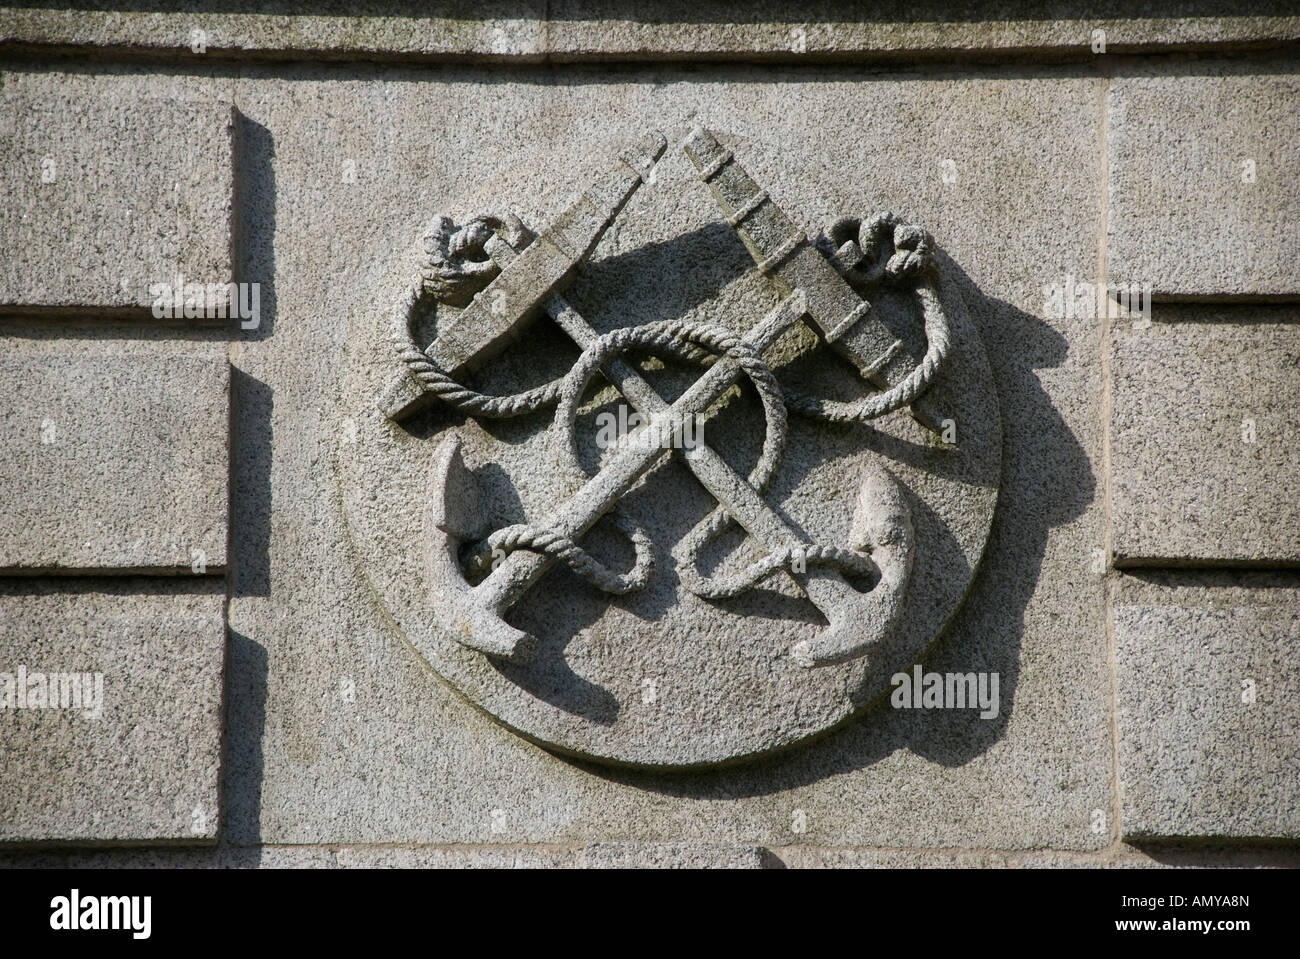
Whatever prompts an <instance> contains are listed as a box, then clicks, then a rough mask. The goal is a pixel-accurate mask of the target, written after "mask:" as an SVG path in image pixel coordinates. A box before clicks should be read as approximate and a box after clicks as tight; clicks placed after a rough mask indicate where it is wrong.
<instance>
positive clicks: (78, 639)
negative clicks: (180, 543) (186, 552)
mask: <svg viewBox="0 0 1300 959" xmlns="http://www.w3.org/2000/svg"><path fill="white" fill-rule="evenodd" d="M196 586H197V590H196ZM188 590H196V591H188ZM224 600H225V594H224V590H223V589H222V588H221V584H220V583H217V582H214V581H206V582H203V583H200V584H193V583H181V582H179V581H177V582H173V583H171V584H166V585H164V584H160V583H158V582H157V581H156V580H155V581H145V580H117V581H103V580H97V581H81V582H71V583H70V582H69V581H56V580H9V581H7V582H5V583H4V584H3V585H0V673H5V674H7V676H0V697H4V701H6V702H12V703H13V705H12V707H11V708H4V709H0V743H2V744H3V751H4V756H5V761H4V763H3V764H0V840H3V841H7V842H24V841H35V840H57V841H69V842H71V841H84V840H115V841H149V840H177V841H184V842H191V843H199V842H210V841H212V840H213V839H214V838H215V837H216V835H217V829H218V816H219V808H218V803H219V796H220V771H221V769H220V767H221V730H222V718H223V717H222V689H223V684H222V674H223V666H224V663H225V624H224V617H223V613H222V606H223V603H224ZM20 670H21V671H22V672H23V673H24V675H25V679H26V685H27V687H28V688H27V689H26V691H25V693H24V692H22V691H19V692H17V693H16V697H7V696H5V694H4V688H5V687H8V684H7V683H6V682H5V680H6V679H12V680H13V682H14V683H15V684H16V683H17V680H18V674H19V671H20ZM73 672H80V673H83V674H86V673H89V674H91V675H92V676H94V675H96V674H97V675H98V677H99V678H98V680H96V681H95V683H94V684H93V688H94V689H96V690H97V692H96V693H95V696H94V698H95V700H96V701H97V702H98V705H99V708H98V709H92V710H89V711H88V710H87V709H86V708H85V705H86V702H87V699H86V698H85V697H83V700H82V705H83V708H81V709H75V708H70V707H71V705H72V704H73V702H74V700H73V699H72V686H71V684H70V683H69V684H67V691H68V695H67V698H66V700H65V698H64V695H63V693H64V684H63V683H62V682H61V683H60V684H59V689H58V697H59V698H58V702H59V708H57V709H55V708H48V704H49V702H50V701H51V699H50V696H49V695H47V696H46V697H45V699H44V700H43V701H44V702H45V703H46V707H45V708H37V707H36V705H35V703H36V702H37V699H35V698H33V697H34V691H35V690H37V689H39V688H41V687H42V686H43V685H44V686H45V687H46V688H47V693H48V686H49V678H50V675H51V674H53V673H73ZM38 673H39V674H42V675H43V676H44V679H43V680H41V681H38V680H37V677H36V674H38ZM85 686H86V688H87V689H89V688H91V684H85ZM9 688H11V689H12V687H9ZM65 701H66V702H67V703H68V704H69V708H64V705H63V704H64V702H65Z"/></svg>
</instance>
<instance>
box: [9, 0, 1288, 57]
mask: <svg viewBox="0 0 1300 959" xmlns="http://www.w3.org/2000/svg"><path fill="white" fill-rule="evenodd" d="M417 6H418V9H417ZM1195 6H1196V10H1195V14H1196V15H1194V16H1189V15H1188V11H1187V9H1186V5H1185V4H1174V3H1164V4H1157V5H1156V6H1155V9H1154V10H1149V11H1148V10H1144V11H1143V13H1144V14H1146V15H1144V16H1134V15H1133V12H1132V7H1131V5H1127V4H1124V3H1120V2H1114V3H1102V4H1098V5H1094V9H1093V10H1092V12H1091V15H1090V16H1088V17H1069V16H1061V15H1060V12H1059V11H1057V10H1055V9H1054V10H1053V11H1052V12H1051V15H1048V16H1038V17H1035V16H1033V15H1026V16H1024V17H1022V18H1014V17H1009V16H1008V10H1007V8H1006V6H1005V4H1002V3H999V2H998V0H982V2H977V3H968V4H965V5H964V6H963V7H962V10H961V16H960V17H959V18H958V17H954V16H953V11H952V7H951V5H950V4H945V3H942V2H939V0H920V2H913V3H911V4H910V5H909V6H908V8H907V11H906V13H907V15H906V16H899V17H898V18H897V19H891V18H890V17H889V16H888V15H886V16H880V15H879V14H880V11H878V10H872V11H871V15H870V16H860V15H855V12H854V10H853V9H851V8H850V9H847V10H846V9H845V8H844V7H843V5H842V4H835V3H832V2H829V0H827V2H823V3H810V4H803V5H801V6H800V8H799V10H798V12H797V16H796V15H792V13H791V11H790V9H789V7H788V5H785V4H781V3H777V2H769V3H757V4H750V5H747V7H746V12H745V16H744V17H743V18H742V17H739V16H737V12H736V10H735V8H734V7H733V6H729V5H727V4H723V3H707V2H706V3H701V2H698V0H697V2H685V0H679V2H675V3H659V4H656V5H655V8H654V11H653V16H644V17H637V18H630V17H629V16H628V12H627V8H626V7H625V6H624V5H622V4H620V3H618V2H617V0H566V2H550V3H543V2H541V0H533V2H529V3H511V4H484V5H479V7H477V8H475V11H476V12H475V13H474V14H473V15H468V14H467V11H466V10H465V9H464V8H463V7H462V6H461V5H456V4H432V5H424V4H420V5H414V4H412V5H399V6H398V7H396V8H394V6H393V5H391V4H369V3H359V4H356V5H354V7H353V8H352V9H350V11H349V14H348V15H346V16H345V15H338V14H334V13H319V14H314V15H301V14H299V15H292V16H286V14H297V12H298V8H295V7H294V6H293V5H292V4H283V5H281V4H269V5H268V4H253V3H248V4H234V5H229V6H228V7H227V8H223V9H222V10H221V11H219V12H209V11H193V12H186V14H185V15H184V17H178V16H177V15H175V14H169V13H166V12H161V11H157V12H155V11H135V10H130V11H125V10H113V11H111V12H108V11H104V12H99V11H89V10H30V9H22V8H0V13H2V14H3V16H0V24H4V27H5V28H4V30H3V32H0V44H4V45H8V46H10V47H12V48H17V49H35V50H38V51H39V50H43V49H44V50H51V49H52V50H63V49H66V48H69V47H88V48H90V49H93V50H96V51H99V52H108V53H114V54H118V55H121V54H124V53H125V54H132V53H134V54H138V55H148V56H158V55H169V56H175V57H186V58H193V59H202V58H213V59H215V58H230V57H239V58H248V57H257V56H271V55H273V56H280V57H285V56H288V57H304V58H312V59H316V58H329V59H336V58H342V57H357V58H362V57H364V58H366V59H424V58H428V59H443V60H461V59H467V58H476V59H484V60H489V61H516V60H522V61H525V62H527V61H543V60H547V61H568V60H609V59H634V60H643V59H658V60H662V59H670V58H688V57H689V58H692V59H715V58H716V59H738V58H746V59H750V58H760V57H761V58H764V59H785V60H791V61H795V62H798V61H811V62H816V61H819V60H826V59H829V58H854V59H857V58H895V57H907V56H915V57H926V58H934V57H940V56H946V57H954V56H956V57H961V56H975V55H980V54H983V55H985V56H987V55H990V54H995V55H1003V56H1025V55H1029V54H1032V55H1036V56H1038V57H1052V58H1062V59H1065V58H1069V59H1080V58H1089V57H1092V56H1093V55H1094V52H1093V44H1094V42H1095V38H1094V34H1093V31H1094V30H1098V29H1102V30H1105V31H1106V34H1105V44H1106V46H1105V50H1106V51H1108V52H1110V53H1112V54H1114V53H1126V52H1134V51H1138V50H1169V49H1180V48H1182V49H1191V50H1201V49H1206V48H1214V47H1225V48H1229V49H1235V48H1239V47H1242V46H1267V45H1274V44H1277V43H1279V42H1285V41H1288V40H1295V39H1297V37H1300V18H1297V17H1294V16H1286V15H1280V12H1279V10H1278V9H1276V5H1271V4H1266V3H1265V4H1258V5H1250V4H1248V5H1246V7H1245V8H1243V6H1242V5H1241V4H1229V3H1223V2H1212V3H1202V4H1196V5H1195ZM1254 6H1258V7H1259V9H1253V7H1254ZM195 30H201V31H203V32H202V34H199V35H197V36H196V35H195V34H194V31H195Z"/></svg>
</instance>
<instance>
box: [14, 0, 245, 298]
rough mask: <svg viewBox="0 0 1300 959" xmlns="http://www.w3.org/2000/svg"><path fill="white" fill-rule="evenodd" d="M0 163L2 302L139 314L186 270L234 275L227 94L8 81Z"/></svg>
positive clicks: (186, 277) (201, 278) (196, 278)
mask: <svg viewBox="0 0 1300 959" xmlns="http://www.w3.org/2000/svg"><path fill="white" fill-rule="evenodd" d="M9 15H10V13H9V12H6V15H5V18H0V19H7V17H8V16H9ZM158 92H159V93H161V91H158ZM0 166H2V167H3V169H4V174H3V180H0V183H2V184H3V203H0V264H2V267H0V309H2V308H14V307H44V308H51V309H57V310H66V309H80V308H94V309H96V310H107V311H114V312H116V311H138V310H139V309H140V308H145V309H148V308H151V307H152V305H153V304H154V302H155V299H156V298H157V294H158V290H157V289H155V290H154V292H151V291H150V287H154V286H156V285H158V284H171V285H173V286H175V285H176V283H177V277H178V276H179V277H183V282H184V283H202V284H226V283H230V282H231V281H232V280H233V262H234V255H233V250H232V241H233V227H234V224H233V220H232V217H233V209H234V117H233V113H232V109H231V106H230V104H229V103H228V102H214V101H213V100H212V99H211V98H210V97H209V98H202V99H194V100H173V99H171V98H164V97H163V96H154V97H149V98H142V97H140V96H137V95H134V92H133V91H122V92H121V94H120V95H116V96H99V95H96V94H95V93H94V92H89V95H87V96H77V97H58V96H24V95H22V94H21V93H15V92H9V91H6V93H5V94H4V96H3V99H2V100H0ZM182 320H183V317H182ZM190 322H194V320H191V321H190Z"/></svg>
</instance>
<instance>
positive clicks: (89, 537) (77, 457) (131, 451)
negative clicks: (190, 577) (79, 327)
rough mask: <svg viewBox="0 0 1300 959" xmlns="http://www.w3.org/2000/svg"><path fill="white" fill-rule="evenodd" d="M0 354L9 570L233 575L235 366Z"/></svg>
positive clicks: (146, 357)
mask: <svg viewBox="0 0 1300 959" xmlns="http://www.w3.org/2000/svg"><path fill="white" fill-rule="evenodd" d="M6 349H7V351H6V352H4V353H0V385H2V389H3V395H4V397H5V399H4V400H3V402H0V481H2V483H3V486H4V489H5V508H4V513H3V515H2V516H0V570H5V571H8V572H11V573H14V572H17V573H39V572H51V571H58V572H86V571H114V570H117V571H127V572H131V571H142V570H154V571H165V572H183V573H187V574H188V573H213V572H219V571H221V570H222V569H223V568H224V566H225V563H226V538H227V519H228V504H227V492H226V488H227V482H228V473H229V465H228V455H229V416H230V414H229V401H230V365H229V362H228V361H227V360H226V358H225V357H224V355H221V356H218V355H213V354H212V353H211V352H209V353H208V354H206V355H169V354H164V353H158V354H151V353H144V352H141V351H136V352H135V353H133V354H129V355H128V354H121V355H108V354H96V353H91V352H82V353H77V354H71V353H66V354H56V353H49V352H30V351H28V349H27V348H26V347H23V348H21V349H20V348H19V346H18V345H17V343H16V341H10V343H9V344H8V346H7V347H6Z"/></svg>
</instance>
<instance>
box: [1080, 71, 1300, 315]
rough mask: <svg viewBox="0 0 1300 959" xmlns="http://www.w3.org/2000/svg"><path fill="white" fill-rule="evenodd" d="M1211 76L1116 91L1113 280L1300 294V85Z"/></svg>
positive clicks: (1193, 293) (1268, 78)
mask: <svg viewBox="0 0 1300 959" xmlns="http://www.w3.org/2000/svg"><path fill="white" fill-rule="evenodd" d="M1204 73H1205V75H1199V76H1186V75H1179V74H1177V73H1174V74H1172V75H1154V76H1150V75H1144V76H1133V77H1123V78H1116V79H1115V80H1114V81H1112V83H1111V87H1110V94H1109V102H1108V111H1107V113H1108V124H1109V126H1108V134H1107V149H1108V158H1109V159H1108V163H1109V180H1108V190H1109V198H1110V199H1109V202H1110V207H1109V219H1108V222H1107V228H1106V232H1107V236H1106V269H1107V274H1108V279H1109V280H1110V281H1112V282H1116V283H1140V284H1151V287H1152V289H1153V291H1154V294H1155V295H1156V296H1157V297H1160V296H1167V297H1200V298H1205V297H1209V298H1218V297H1227V296H1250V297H1264V296H1275V295H1294V294H1296V293H1300V211H1298V210H1297V209H1296V204H1295V202H1294V198H1295V190H1294V185H1295V181H1296V177H1297V176H1298V175H1300V142H1297V139H1296V137H1295V136H1294V135H1293V134H1294V129H1295V116H1296V113H1297V111H1300V77H1297V76H1296V75H1295V74H1294V73H1292V72H1285V73H1275V74H1274V73H1261V72H1260V71H1259V70H1258V68H1257V67H1255V66H1253V65H1252V68H1250V69H1248V70H1245V69H1242V68H1241V66H1240V65H1237V64H1233V65H1222V66H1211V67H1210V68H1209V69H1208V70H1206V71H1204Z"/></svg>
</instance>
